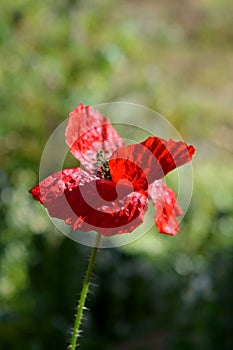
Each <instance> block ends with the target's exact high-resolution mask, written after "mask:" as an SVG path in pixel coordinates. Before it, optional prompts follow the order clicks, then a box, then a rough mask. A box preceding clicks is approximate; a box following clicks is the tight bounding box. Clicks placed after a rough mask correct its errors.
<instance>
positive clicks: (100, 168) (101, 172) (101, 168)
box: [94, 150, 112, 180]
mask: <svg viewBox="0 0 233 350" xmlns="http://www.w3.org/2000/svg"><path fill="white" fill-rule="evenodd" d="M105 153H109V152H108V151H103V150H101V151H99V152H98V153H97V155H96V162H95V164H94V166H95V167H96V169H97V175H98V176H100V177H101V178H102V179H108V180H112V178H111V174H110V169H109V166H108V161H109V158H106V154H105Z"/></svg>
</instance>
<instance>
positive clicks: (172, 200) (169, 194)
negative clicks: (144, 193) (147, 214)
mask: <svg viewBox="0 0 233 350" xmlns="http://www.w3.org/2000/svg"><path fill="white" fill-rule="evenodd" d="M149 195H150V197H151V199H152V201H153V206H154V208H155V216H154V219H155V224H156V226H157V227H158V231H159V232H160V233H165V234H167V235H170V236H174V235H175V234H176V233H177V232H178V231H179V222H178V220H177V216H180V215H182V214H183V212H182V210H181V209H180V207H179V206H178V204H177V201H176V194H175V192H174V191H172V190H171V189H170V188H169V187H167V186H166V185H165V183H164V182H163V181H161V180H157V181H154V182H153V184H151V185H150V186H149Z"/></svg>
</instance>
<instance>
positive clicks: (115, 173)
mask: <svg viewBox="0 0 233 350" xmlns="http://www.w3.org/2000/svg"><path fill="white" fill-rule="evenodd" d="M194 152H195V148H194V147H193V146H192V145H190V146H188V145H187V144H186V143H185V142H182V141H174V140H169V141H166V140H164V139H161V138H159V137H149V138H147V139H146V140H145V141H144V142H141V143H139V144H134V145H129V146H126V147H121V148H118V149H117V150H116V151H114V152H113V154H112V156H111V158H110V160H109V168H110V173H111V177H112V180H113V181H114V182H118V181H119V180H122V179H127V180H128V181H130V182H131V183H132V184H133V186H134V188H135V189H136V190H137V189H138V188H142V189H144V190H145V189H147V187H148V184H151V183H152V182H154V181H155V180H158V179H161V178H163V177H164V176H165V175H166V174H167V173H169V172H170V171H171V170H173V169H175V168H177V167H179V166H181V165H183V164H185V163H187V162H189V161H191V159H192V156H193V154H194Z"/></svg>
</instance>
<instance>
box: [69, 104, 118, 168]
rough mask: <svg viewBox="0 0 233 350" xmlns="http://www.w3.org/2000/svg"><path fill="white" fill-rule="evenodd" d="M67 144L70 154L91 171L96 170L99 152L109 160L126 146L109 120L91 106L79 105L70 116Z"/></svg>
mask: <svg viewBox="0 0 233 350" xmlns="http://www.w3.org/2000/svg"><path fill="white" fill-rule="evenodd" d="M66 143H67V145H68V146H69V148H70V152H71V153H72V154H73V155H74V156H75V157H76V158H77V159H78V160H79V161H80V162H81V164H82V165H83V166H85V168H86V169H87V170H89V171H93V170H94V169H95V166H94V164H95V163H96V160H97V158H96V156H97V153H98V152H99V151H103V152H104V156H105V158H109V157H110V156H111V154H112V152H113V151H114V150H115V149H117V148H118V147H121V146H123V145H124V142H123V140H122V139H121V137H120V136H119V135H118V133H117V132H116V130H115V129H114V128H113V126H112V125H111V124H110V122H109V120H108V118H106V117H105V116H103V115H102V114H101V113H100V112H99V111H97V110H95V109H94V108H92V107H90V106H85V105H83V104H79V105H78V107H77V108H75V109H74V110H73V111H72V112H71V113H70V114H69V119H68V122H67V126H66Z"/></svg>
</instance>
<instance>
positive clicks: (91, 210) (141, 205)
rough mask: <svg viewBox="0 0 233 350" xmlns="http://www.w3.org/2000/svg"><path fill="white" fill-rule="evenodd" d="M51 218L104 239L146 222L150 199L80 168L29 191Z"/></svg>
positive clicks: (57, 175)
mask: <svg viewBox="0 0 233 350" xmlns="http://www.w3.org/2000/svg"><path fill="white" fill-rule="evenodd" d="M30 193H31V194H32V195H33V197H34V199H36V200H38V201H40V202H41V203H42V204H43V205H44V206H45V207H46V208H47V209H48V212H49V214H50V215H51V216H53V217H56V218H59V219H63V220H65V221H66V223H67V224H69V225H71V226H72V227H73V229H75V230H81V231H85V232H86V231H92V230H94V231H97V232H99V233H100V234H102V235H104V236H112V235H115V234H121V233H127V232H131V231H133V230H134V229H135V228H136V227H137V226H139V225H140V224H141V223H142V222H143V216H144V214H145V212H146V210H147V204H148V198H147V196H146V194H145V193H137V192H132V187H131V186H130V185H129V184H128V183H125V182H121V183H119V184H118V185H115V184H114V183H113V182H112V181H108V180H104V179H99V178H98V177H96V176H94V175H90V174H88V173H86V172H84V171H83V170H82V169H80V168H75V169H66V170H63V171H62V172H59V173H56V174H53V175H51V176H49V177H47V178H46V179H44V180H43V181H42V182H40V184H38V185H37V186H35V187H34V188H33V189H31V190H30Z"/></svg>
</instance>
